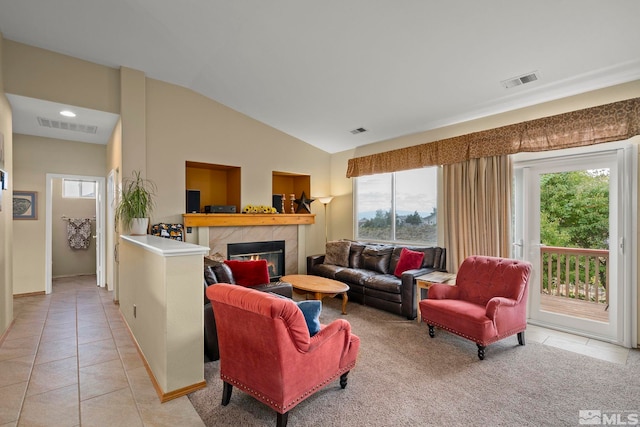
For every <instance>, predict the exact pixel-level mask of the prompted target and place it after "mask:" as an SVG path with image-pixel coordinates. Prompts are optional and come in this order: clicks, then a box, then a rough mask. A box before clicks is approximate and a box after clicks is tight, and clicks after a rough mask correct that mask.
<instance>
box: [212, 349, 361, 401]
mask: <svg viewBox="0 0 640 427" xmlns="http://www.w3.org/2000/svg"><path fill="white" fill-rule="evenodd" d="M355 365H356V362H355V361H354V362H352V363H350V364H349V365H347V366H345V367H343V368H342V369H340V370H339V371H338V372H336V373H335V374H334V375H332V376H331V377H330V378H327V379H326V380H324V381H323V382H322V383H320V384H317V385H315V386H313V387H312V388H311V389H309V390H307V391H305V392H304V393H302V394H301V395H300V396H298V397H297V398H295V399H293V400H292V401H291V402H289V403H286V404H284V405H280V404H278V403H276V402H274V401H273V400H271V399H270V398H268V397H267V396H265V395H264V394H262V393H260V392H258V391H256V390H254V389H252V388H251V387H247V386H246V385H244V384H242V383H240V382H238V381H237V380H235V379H234V378H231V377H229V376H228V375H225V374H222V373H220V379H222V381H224V382H227V383H229V384H231V385H232V386H234V387H238V388H239V389H241V390H244V391H245V392H247V393H249V394H251V395H252V396H253V397H255V398H256V399H258V400H260V401H262V402H264V403H266V404H267V405H269V406H271V407H273V408H277V410H281V411H283V413H284V412H287V411H288V410H289V409H291V408H292V407H294V406H296V405H297V404H298V403H300V402H302V401H303V400H304V399H306V398H307V397H309V396H310V395H312V394H313V393H315V392H316V391H318V390H319V389H321V388H323V387H324V386H325V385H327V384H329V383H330V382H333V381H334V380H335V379H336V378H338V377H339V376H341V375H342V374H344V373H345V372H348V371H350V370H351V369H353V367H354V366H355Z"/></svg>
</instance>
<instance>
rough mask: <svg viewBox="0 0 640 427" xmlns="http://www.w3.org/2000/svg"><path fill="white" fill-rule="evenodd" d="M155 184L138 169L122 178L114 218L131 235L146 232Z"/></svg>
mask: <svg viewBox="0 0 640 427" xmlns="http://www.w3.org/2000/svg"><path fill="white" fill-rule="evenodd" d="M155 192H156V185H155V184H154V183H153V182H152V181H150V180H148V179H145V178H142V176H140V171H135V170H134V171H133V172H132V177H131V178H124V179H123V180H122V186H121V188H120V202H118V205H117V206H116V212H115V219H116V221H117V222H122V225H123V226H124V228H125V229H127V230H130V231H131V235H134V236H139V235H145V234H147V229H148V226H149V214H150V213H151V211H152V210H153V208H154V206H155V203H154V201H153V197H154V196H155Z"/></svg>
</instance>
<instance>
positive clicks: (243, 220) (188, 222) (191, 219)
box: [182, 213, 316, 227]
mask: <svg viewBox="0 0 640 427" xmlns="http://www.w3.org/2000/svg"><path fill="white" fill-rule="evenodd" d="M182 217H183V219H184V226H185V227H234V226H236V227H237V226H241V227H242V226H252V225H299V224H314V223H315V218H316V215H315V214H237V213H236V214H225V213H215V214H182Z"/></svg>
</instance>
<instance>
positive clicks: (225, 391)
mask: <svg viewBox="0 0 640 427" xmlns="http://www.w3.org/2000/svg"><path fill="white" fill-rule="evenodd" d="M232 391H233V386H232V385H231V384H229V383H228V382H224V381H223V382H222V406H227V405H228V404H229V401H230V400H231V392H232Z"/></svg>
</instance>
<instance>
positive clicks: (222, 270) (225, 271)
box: [212, 262, 236, 285]
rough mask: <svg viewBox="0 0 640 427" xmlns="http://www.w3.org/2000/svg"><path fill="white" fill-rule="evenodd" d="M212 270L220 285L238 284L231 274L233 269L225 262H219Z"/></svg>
mask: <svg viewBox="0 0 640 427" xmlns="http://www.w3.org/2000/svg"><path fill="white" fill-rule="evenodd" d="M212 268H213V272H214V273H215V274H216V278H217V279H218V283H230V284H232V285H235V284H236V281H235V280H234V278H233V273H232V272H231V268H230V267H229V266H228V265H227V264H225V263H224V262H219V263H217V264H215V265H214V266H213V267H212Z"/></svg>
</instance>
